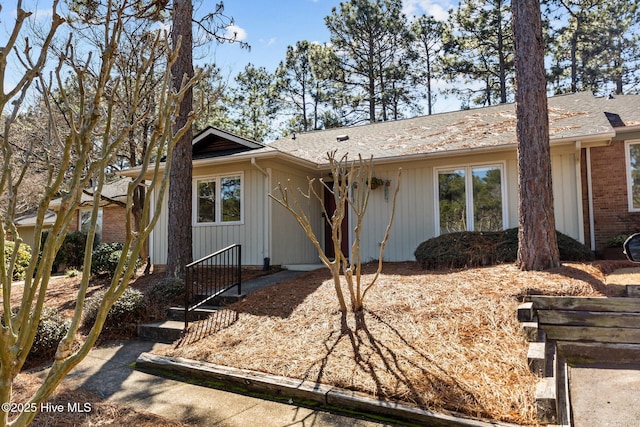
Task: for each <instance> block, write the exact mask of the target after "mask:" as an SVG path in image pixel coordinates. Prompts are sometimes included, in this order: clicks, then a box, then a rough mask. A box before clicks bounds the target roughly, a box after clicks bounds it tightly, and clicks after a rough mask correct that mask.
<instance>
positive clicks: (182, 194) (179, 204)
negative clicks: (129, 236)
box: [166, 0, 193, 278]
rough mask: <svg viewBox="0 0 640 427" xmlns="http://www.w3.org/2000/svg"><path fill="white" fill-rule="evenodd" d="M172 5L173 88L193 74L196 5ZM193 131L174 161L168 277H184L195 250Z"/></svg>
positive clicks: (185, 104)
mask: <svg viewBox="0 0 640 427" xmlns="http://www.w3.org/2000/svg"><path fill="white" fill-rule="evenodd" d="M173 4H174V8H173V31H172V33H171V39H172V42H173V44H174V46H177V45H178V43H180V53H179V56H178V60H177V61H176V62H175V64H174V65H173V67H172V75H173V79H174V82H173V83H174V87H175V88H176V89H178V88H180V86H181V85H182V80H183V78H184V77H185V76H186V77H187V78H191V77H193V51H192V49H193V34H192V26H191V19H192V14H193V5H192V4H191V1H190V0H175V1H174V3H173ZM192 103H193V93H192V90H191V89H189V90H188V91H187V93H186V94H185V96H184V99H183V100H182V104H181V105H180V113H179V115H178V117H177V119H176V122H175V124H174V133H177V132H178V130H179V129H181V128H182V127H183V126H184V125H185V123H187V120H188V117H189V114H190V112H191V110H192ZM192 139H193V131H192V130H191V129H189V130H188V131H187V132H186V133H185V134H184V135H183V136H182V138H181V139H180V140H179V141H178V143H177V144H176V146H175V149H174V150H173V160H172V161H173V164H172V166H171V172H170V175H169V199H168V210H169V218H168V230H167V233H168V242H167V243H168V245H167V246H168V249H167V270H166V273H167V276H169V277H180V278H182V277H184V275H185V266H186V265H187V264H188V263H190V262H191V261H192V259H193V249H192V240H193V239H192V235H191V223H192V190H191V180H192V170H191V160H192V149H191V143H192Z"/></svg>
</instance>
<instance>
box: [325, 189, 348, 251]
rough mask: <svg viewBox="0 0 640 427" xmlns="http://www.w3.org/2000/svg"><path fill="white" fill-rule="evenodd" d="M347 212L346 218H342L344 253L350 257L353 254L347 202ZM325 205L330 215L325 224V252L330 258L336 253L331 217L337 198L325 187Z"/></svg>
mask: <svg viewBox="0 0 640 427" xmlns="http://www.w3.org/2000/svg"><path fill="white" fill-rule="evenodd" d="M345 205H346V206H345V212H344V219H343V220H342V245H341V248H342V253H343V254H344V256H345V257H347V258H349V257H350V256H351V253H350V247H349V206H348V204H347V203H346V202H345ZM324 206H325V209H326V210H327V214H328V215H329V217H328V218H326V222H325V224H324V248H325V249H324V252H325V254H326V255H327V256H328V257H329V258H335V257H336V254H335V251H334V250H333V241H332V240H331V225H329V224H330V221H331V217H332V216H333V213H334V212H335V210H336V199H335V198H334V197H333V194H331V192H329V190H327V189H326V188H325V190H324Z"/></svg>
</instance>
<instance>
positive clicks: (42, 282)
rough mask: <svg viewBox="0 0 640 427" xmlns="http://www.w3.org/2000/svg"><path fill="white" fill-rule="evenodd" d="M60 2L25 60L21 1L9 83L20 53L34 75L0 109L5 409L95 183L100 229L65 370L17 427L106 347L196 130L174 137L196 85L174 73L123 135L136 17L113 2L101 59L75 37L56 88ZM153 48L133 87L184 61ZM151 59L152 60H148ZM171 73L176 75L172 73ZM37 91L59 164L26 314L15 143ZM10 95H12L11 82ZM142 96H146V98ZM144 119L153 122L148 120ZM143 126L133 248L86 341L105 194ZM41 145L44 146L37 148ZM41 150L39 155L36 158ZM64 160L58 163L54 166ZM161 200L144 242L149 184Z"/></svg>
mask: <svg viewBox="0 0 640 427" xmlns="http://www.w3.org/2000/svg"><path fill="white" fill-rule="evenodd" d="M57 3H58V2H57V1H56V0H54V3H53V18H52V21H51V24H50V29H49V31H48V33H47V35H46V37H45V39H44V40H43V41H42V42H41V43H40V44H39V47H40V50H39V51H38V50H37V49H35V47H34V46H32V45H30V44H29V42H28V39H25V42H24V43H25V49H24V50H23V51H21V52H20V51H18V50H13V49H14V47H15V46H16V41H17V40H18V39H19V37H21V34H22V33H21V32H22V27H23V25H24V22H25V20H26V19H27V17H28V16H29V13H28V12H26V11H24V10H23V9H22V4H21V1H18V7H17V10H18V13H17V19H16V23H15V26H14V28H13V31H12V33H11V37H10V38H9V41H8V43H7V45H6V46H5V48H4V49H2V50H1V51H0V76H3V79H4V78H6V74H5V70H6V67H7V62H8V54H9V52H13V57H11V58H10V60H13V61H15V60H18V61H19V63H20V64H22V65H23V67H24V72H23V73H22V76H21V78H20V79H19V81H18V84H17V85H15V86H14V88H13V89H11V90H10V91H8V92H7V93H5V92H4V91H2V92H0V107H1V108H2V110H1V111H2V114H3V116H5V117H6V119H5V121H4V123H3V128H2V130H3V132H2V137H3V140H4V142H6V143H3V144H1V145H0V155H1V156H2V167H1V169H0V172H1V175H0V193H1V194H2V195H5V194H6V195H8V197H7V200H8V206H7V208H6V210H5V211H4V212H2V213H0V284H1V285H2V312H1V316H2V333H0V384H1V386H0V401H1V402H3V403H4V402H11V401H12V383H13V380H14V378H15V377H16V375H17V374H18V373H19V372H20V370H21V368H22V366H23V364H24V362H25V360H26V358H27V355H28V354H29V350H30V349H31V347H32V344H33V340H34V337H35V334H36V330H37V327H38V323H39V320H40V315H41V313H42V310H43V307H44V304H45V300H46V297H47V287H48V283H49V279H50V275H51V268H52V264H53V262H54V258H55V255H56V253H57V251H58V249H59V248H60V246H61V245H62V242H63V240H64V238H65V236H66V235H67V233H68V232H69V231H70V226H71V222H72V220H73V217H74V214H75V212H76V209H77V208H78V207H79V206H80V200H81V196H82V190H83V189H84V188H86V187H87V186H88V185H89V184H90V183H95V184H96V187H97V189H96V191H95V192H94V200H93V210H92V213H91V223H90V227H89V233H88V237H87V244H86V245H87V246H86V248H85V258H84V271H85V272H87V273H86V274H83V277H82V280H81V283H80V285H79V288H78V294H77V298H76V306H75V309H74V312H73V317H72V319H71V323H70V326H69V329H68V332H67V334H66V335H65V337H64V338H63V339H62V340H61V341H60V343H59V345H58V349H57V352H56V355H55V360H54V362H53V364H52V366H51V368H50V369H49V371H48V373H47V376H46V377H45V379H44V382H43V383H42V385H41V386H40V387H39V389H38V390H37V391H36V392H35V393H34V394H33V395H32V396H31V398H30V399H29V401H28V402H27V404H26V405H25V406H24V407H25V411H24V412H21V413H20V414H18V415H17V417H16V418H15V419H13V420H12V422H11V423H10V425H27V424H29V423H30V422H31V421H32V420H33V418H34V417H35V415H36V412H31V411H29V409H30V408H35V409H38V408H39V407H40V403H41V402H43V401H45V400H46V399H47V398H48V397H49V396H50V395H51V394H52V393H53V391H54V390H55V388H56V387H57V386H58V385H59V384H60V382H61V381H62V379H63V378H64V377H65V375H66V374H67V373H68V372H69V371H70V370H71V369H73V367H75V366H76V365H77V364H78V363H79V362H80V361H81V360H82V359H83V358H84V357H85V356H86V355H87V354H88V352H89V350H90V349H91V347H92V346H93V345H94V343H95V342H96V340H97V338H98V335H99V334H100V332H101V330H102V326H103V324H104V321H105V319H106V316H107V313H108V311H109V309H110V308H111V306H112V305H113V303H114V302H115V301H116V300H117V299H118V298H119V297H120V296H121V295H122V293H123V292H124V290H125V289H126V287H127V286H128V283H129V281H130V279H131V277H132V275H133V274H134V269H135V262H133V260H134V259H136V258H137V257H138V256H139V254H140V252H141V249H142V242H143V241H144V240H145V238H146V237H147V236H148V235H149V233H150V232H151V229H152V228H153V226H154V225H155V223H156V221H157V218H158V216H159V213H160V208H161V202H162V198H163V195H164V193H165V188H166V185H167V182H168V171H169V170H170V167H171V159H172V156H171V152H172V150H173V147H174V145H175V141H176V140H177V139H178V138H179V137H180V136H181V135H182V134H183V133H184V131H185V130H186V129H187V128H189V127H190V126H191V121H188V122H187V123H186V124H185V126H184V127H183V129H181V130H180V131H179V132H176V133H173V132H171V126H172V123H173V122H174V120H175V116H176V115H177V109H178V105H179V103H180V101H181V98H182V97H183V96H184V92H185V90H186V88H187V87H189V86H190V85H191V84H192V82H188V83H187V82H185V83H184V84H183V85H182V87H181V88H179V90H172V83H171V75H170V73H169V72H168V71H167V72H165V74H164V77H163V79H162V80H161V81H160V82H159V83H158V85H157V86H156V92H157V94H158V101H157V105H156V108H155V110H151V109H146V110H145V109H144V108H143V105H144V104H143V100H142V99H141V97H139V96H138V97H133V98H132V103H131V105H130V110H129V118H131V117H136V120H124V121H123V122H124V123H125V125H123V126H116V123H115V120H116V116H117V115H116V114H115V113H114V98H115V95H114V94H115V93H116V92H117V90H118V86H119V85H120V84H121V80H119V79H118V78H117V77H115V73H114V64H115V60H116V57H117V56H118V55H119V52H120V50H119V49H120V47H121V44H120V41H121V36H122V31H123V27H124V20H125V19H126V17H127V13H126V12H127V10H128V8H130V7H131V4H129V3H128V2H127V1H126V0H121V1H120V2H118V3H117V4H116V2H110V3H108V4H107V5H106V6H105V7H106V9H105V10H104V15H103V16H105V17H107V18H108V19H105V20H103V21H101V22H100V23H94V24H92V25H95V26H99V27H98V28H101V32H102V34H103V41H104V44H103V45H102V49H101V51H100V52H99V54H98V55H96V57H95V58H94V57H93V56H92V55H89V57H84V56H83V58H79V57H78V55H77V54H76V51H75V47H74V43H73V42H72V38H71V36H70V37H69V38H68V41H67V43H66V44H65V46H64V47H63V55H62V56H61V57H60V59H59V62H58V63H57V65H56V67H55V70H54V71H53V72H52V74H51V76H52V78H51V79H48V80H47V79H45V77H44V73H43V69H44V66H45V62H46V57H47V53H48V52H50V47H51V43H52V40H53V37H54V35H55V33H56V31H57V29H58V28H59V27H60V26H61V25H63V24H64V20H63V19H62V18H61V17H60V16H59V15H58V13H57ZM148 41H149V43H150V44H151V48H150V49H149V50H146V49H143V50H141V51H140V52H138V54H139V55H140V62H139V67H138V68H137V69H136V70H135V75H136V76H138V77H139V79H134V80H133V81H134V83H133V84H141V81H142V78H143V76H144V75H145V74H146V73H147V72H148V70H149V67H151V65H152V63H153V60H152V58H151V56H152V55H148V52H157V51H162V50H163V51H164V52H166V55H167V58H166V61H167V63H168V64H172V63H173V62H174V61H175V60H176V54H175V53H171V51H170V50H169V48H168V46H167V45H168V43H167V40H166V37H165V36H164V35H162V34H161V33H158V34H156V36H155V37H154V38H149V40H148ZM145 52H147V54H145ZM167 70H168V68H167ZM70 74H71V75H73V77H74V79H75V81H76V82H77V85H78V93H77V96H74V97H68V96H67V95H66V94H65V92H64V91H62V90H58V91H57V94H58V95H59V96H61V99H60V100H59V102H60V103H61V104H62V108H61V109H60V111H63V114H64V115H65V118H66V123H67V124H68V127H66V128H60V127H57V126H55V121H54V120H51V116H53V110H54V109H53V107H52V105H51V102H50V100H51V99H52V94H53V91H54V87H58V88H62V87H63V86H64V82H63V80H64V78H65V77H66V76H68V75H70ZM36 82H37V86H38V88H39V89H40V91H41V93H42V96H43V101H44V103H45V105H46V106H47V108H48V109H49V111H50V120H49V121H48V123H43V126H48V127H49V138H50V143H51V144H52V147H51V150H50V151H49V152H48V153H47V156H49V158H50V161H49V165H48V168H47V170H46V173H47V178H48V179H47V182H46V185H45V189H44V191H43V193H42V196H41V198H40V201H39V204H38V209H37V214H36V215H37V222H36V226H35V246H36V247H40V246H41V243H42V254H41V256H40V257H38V256H32V257H31V261H30V263H29V266H28V268H27V272H26V278H25V283H24V287H23V291H22V293H21V296H20V297H21V298H20V305H19V306H18V307H12V306H11V296H12V295H11V294H12V290H14V289H15V288H13V287H12V283H11V281H12V276H13V270H14V268H15V262H16V256H17V253H18V248H19V246H20V245H21V244H22V239H21V237H20V234H19V233H18V230H17V229H16V227H15V225H14V219H15V212H16V211H15V197H14V195H15V194H17V193H19V192H20V191H21V190H22V183H23V178H24V176H25V174H26V171H27V170H28V164H29V162H30V157H31V156H30V155H29V153H30V152H33V151H34V150H30V151H29V150H27V151H21V152H20V154H21V156H22V157H21V158H16V152H15V151H14V150H12V145H11V144H10V143H9V142H10V141H11V140H12V139H13V136H14V129H13V126H12V125H13V122H14V120H15V117H16V116H17V115H18V113H19V111H20V109H21V106H22V104H23V101H24V99H25V98H26V96H27V93H28V91H29V89H30V87H31V86H32V85H34V83H36ZM2 83H3V85H2V86H0V88H1V87H5V88H6V87H8V85H7V84H6V82H5V81H2ZM139 93H140V92H139ZM141 110H143V113H142V114H140V112H141ZM143 118H147V119H151V118H153V133H152V135H150V137H149V145H148V148H147V151H146V153H145V155H144V158H143V160H142V162H141V164H140V166H139V168H138V171H139V174H138V175H137V176H136V177H135V178H134V179H133V180H132V182H131V184H130V185H129V189H128V202H127V205H126V209H127V216H126V217H127V223H126V239H125V242H124V248H123V254H127V255H125V256H122V257H121V259H120V261H119V263H118V266H117V268H116V270H115V273H114V275H113V279H112V280H111V282H110V283H109V285H108V286H107V289H106V294H105V297H104V299H103V301H102V303H101V305H100V308H99V312H98V315H97V318H96V321H95V323H94V325H93V326H92V328H91V330H90V331H89V333H88V334H87V336H86V337H85V338H84V341H80V340H78V338H77V337H76V333H77V331H78V328H79V327H80V323H81V319H82V315H83V311H84V310H83V309H84V301H85V296H86V293H87V289H88V286H89V280H90V274H89V273H88V272H89V271H90V266H91V248H92V244H93V241H94V236H95V229H96V222H97V218H98V207H99V204H100V203H99V201H100V197H101V191H102V186H103V184H104V182H105V178H106V172H105V170H106V169H107V166H108V165H110V164H111V162H112V161H113V159H114V157H115V155H116V153H117V151H118V148H119V147H120V146H121V145H122V144H123V143H124V142H125V141H126V140H127V138H128V135H129V131H130V126H135V125H137V124H138V122H139V120H142V119H143ZM39 142H40V141H34V142H33V144H34V145H33V146H35V144H38V143H39ZM33 146H32V147H31V148H33ZM165 156H166V167H165V168H164V172H163V168H162V160H163V159H164V158H165ZM54 160H55V161H54ZM145 176H146V178H147V183H148V184H149V185H151V186H153V188H154V189H155V191H156V194H157V197H156V198H154V199H155V204H152V198H147V199H146V200H145V202H144V206H143V213H144V215H146V216H147V217H149V218H150V220H149V222H148V224H146V225H145V227H143V228H142V229H140V230H138V231H137V232H135V231H134V227H133V225H132V224H131V221H130V219H129V218H131V215H130V214H131V211H132V197H131V196H132V193H133V192H134V190H135V188H136V187H137V186H138V185H140V184H141V182H142V179H143V177H145ZM59 195H61V199H62V202H61V205H60V210H59V211H58V215H57V217H56V220H55V223H54V224H53V226H52V227H51V229H50V232H49V235H48V237H47V239H46V240H45V241H44V242H41V239H42V238H41V232H42V230H43V220H44V216H45V213H46V210H47V208H48V205H49V202H50V201H51V200H52V198H53V197H58V196H59ZM8 234H11V235H12V236H13V237H14V240H15V241H16V249H15V250H14V252H13V255H11V256H9V259H6V256H5V252H4V249H5V248H4V246H5V243H4V242H5V239H6V237H7V235H8ZM8 420H9V412H8V411H7V410H6V408H5V406H4V405H3V407H2V409H1V410H0V425H1V426H4V425H7V424H9V423H8Z"/></svg>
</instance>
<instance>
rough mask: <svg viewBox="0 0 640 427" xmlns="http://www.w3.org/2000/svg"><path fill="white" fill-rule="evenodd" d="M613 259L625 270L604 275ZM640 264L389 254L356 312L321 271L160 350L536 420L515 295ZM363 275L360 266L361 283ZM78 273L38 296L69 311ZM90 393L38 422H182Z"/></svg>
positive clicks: (629, 274)
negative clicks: (473, 260)
mask: <svg viewBox="0 0 640 427" xmlns="http://www.w3.org/2000/svg"><path fill="white" fill-rule="evenodd" d="M622 267H625V268H632V269H631V270H627V271H624V270H623V272H622V274H615V275H613V274H611V273H612V272H613V271H615V270H617V269H619V268H622ZM639 271H640V270H639V269H637V268H635V267H633V265H632V264H630V263H626V262H601V263H594V264H564V265H563V266H562V267H561V268H559V269H556V270H552V271H546V272H521V271H519V270H518V269H516V268H515V266H513V265H500V266H494V267H486V268H477V269H468V270H454V271H436V272H434V271H424V270H422V269H420V268H419V266H418V265H417V264H415V263H388V264H385V266H384V270H383V274H382V275H381V276H380V278H379V279H378V282H377V283H376V285H375V286H374V287H373V288H371V290H370V291H369V293H368V294H367V296H366V299H365V310H364V312H363V316H362V317H360V318H358V319H356V317H355V316H354V315H353V314H352V313H350V314H348V315H346V316H343V315H341V313H340V311H339V310H338V303H337V299H336V296H335V293H336V291H335V289H334V284H333V282H332V281H331V280H329V279H330V276H329V274H328V272H327V271H326V270H319V271H315V272H310V273H306V274H304V275H302V276H299V277H297V278H295V279H293V280H290V281H287V282H285V283H281V284H278V285H275V286H273V287H270V288H265V289H262V290H260V291H257V292H255V293H254V294H251V295H249V296H248V297H247V298H246V299H245V300H243V301H241V302H239V303H236V304H234V305H230V306H228V307H226V308H225V309H224V310H221V311H220V312H218V314H217V315H215V316H213V317H211V318H209V319H208V320H205V321H201V322H198V323H194V324H193V325H192V326H191V330H190V333H189V334H188V335H187V336H186V337H185V338H184V339H183V340H182V341H180V342H178V343H176V346H175V348H174V349H173V350H171V351H170V352H169V354H171V355H175V356H181V357H187V358H191V359H197V360H203V361H209V362H212V363H217V364H223V365H228V366H233V367H237V368H246V369H253V370H257V371H261V372H267V373H271V374H275V375H282V376H290V377H294V378H301V379H306V380H311V381H318V382H321V383H325V384H331V385H336V386H339V387H344V388H347V389H352V390H358V391H362V392H366V393H369V394H371V395H373V396H380V397H384V398H387V399H391V400H399V401H403V402H408V403H411V404H414V405H416V406H417V407H421V408H426V409H430V410H437V411H441V412H447V411H451V412H460V413H464V414H467V415H470V416H475V417H481V418H487V419H493V420H500V421H505V422H513V423H518V424H535V403H534V398H533V394H534V390H535V385H536V383H537V378H536V377H535V376H534V375H532V374H531V373H530V372H529V370H528V368H527V365H526V354H527V344H526V342H525V340H524V337H523V334H522V330H521V326H520V324H519V323H518V322H517V320H516V315H515V312H516V307H517V306H518V304H519V303H520V302H521V301H522V298H523V297H524V295H526V294H532V293H541V294H551V295H585V296H586V295H601V296H616V295H620V294H621V292H622V291H623V289H624V288H623V285H624V284H625V283H629V282H633V281H634V280H635V279H634V278H635V277H637V278H638V279H640V273H639ZM618 272H619V270H618ZM259 274H261V273H258V272H256V275H259ZM244 276H245V278H246V277H248V275H244ZM162 277H163V275H162V273H161V272H156V273H154V274H152V275H150V276H141V277H139V278H137V279H136V280H134V281H133V283H132V286H133V287H136V288H139V289H141V290H143V291H144V290H145V289H147V288H148V287H149V286H150V285H152V284H153V283H154V282H155V281H157V280H159V279H160V278H162ZM371 278H372V275H371V274H370V272H367V274H365V275H364V276H363V284H366V283H368V281H369V280H371ZM78 282H79V278H71V279H67V278H62V279H57V280H54V281H52V283H51V285H50V287H49V290H48V293H49V296H50V297H49V298H47V304H48V305H52V306H56V307H58V308H60V309H62V310H63V311H67V312H68V310H72V309H73V304H74V301H75V291H76V290H77V283H78ZM639 283H640V281H639ZM18 286H19V285H18ZM98 288H99V284H97V285H96V286H95V287H92V288H91V290H90V291H91V292H95V290H97V289H98ZM15 290H18V287H16V289H15ZM19 293H20V292H14V295H16V294H19ZM345 295H346V296H347V298H348V292H347V290H346V289H345ZM34 382H35V380H34V379H33V377H31V376H30V375H27V374H21V375H20V377H19V381H17V383H16V384H17V385H16V391H17V394H18V396H20V395H23V396H27V395H29V391H28V390H30V389H29V387H31V389H35V387H36V386H37V384H35V383H34ZM69 393H71V394H73V393H86V392H83V391H70V390H61V391H59V392H58V393H57V398H58V399H62V400H64V399H66V400H67V401H71V400H73V401H80V400H78V399H77V398H73V399H70V396H69ZM55 398H56V397H54V399H55ZM90 398H91V397H90V396H89V397H87V396H83V399H84V400H87V399H90ZM92 398H93V399H94V400H95V402H96V406H95V407H96V408H101V409H100V410H96V411H93V412H92V413H91V414H89V416H88V417H86V418H83V419H79V420H70V421H69V422H70V423H67V420H65V421H64V423H63V422H62V421H61V420H46V421H45V420H42V424H40V425H96V424H100V425H123V424H131V423H134V424H139V425H142V426H146V425H160V426H165V425H166V426H174V425H180V424H179V423H176V422H174V421H172V420H165V419H161V418H157V417H156V418H154V416H153V415H152V414H144V413H140V412H137V411H133V410H131V409H129V408H122V407H117V406H115V405H112V404H110V403H108V402H102V401H101V400H100V399H99V398H98V397H97V396H93V397H92ZM87 401H92V400H87Z"/></svg>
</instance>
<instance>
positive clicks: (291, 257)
mask: <svg viewBox="0 0 640 427" xmlns="http://www.w3.org/2000/svg"><path fill="white" fill-rule="evenodd" d="M271 173H272V175H271V177H272V178H271V182H272V186H271V187H272V190H271V192H272V194H273V195H274V196H276V197H278V198H280V193H279V191H277V190H275V188H276V187H277V185H278V183H282V186H283V187H287V186H288V188H289V189H290V194H291V195H292V196H293V197H296V198H297V200H298V203H299V204H300V207H301V208H302V209H304V212H305V214H306V215H307V216H308V217H309V218H310V219H311V223H312V224H313V229H314V232H315V235H316V237H317V238H318V241H319V242H320V244H321V246H323V243H324V228H323V219H322V215H321V213H322V212H321V207H320V203H319V202H318V201H317V200H316V199H313V198H311V199H305V198H304V197H302V195H301V194H300V192H299V191H298V189H301V190H302V191H304V192H305V193H306V192H307V189H308V180H307V176H308V175H307V174H302V173H301V172H299V171H296V170H295V169H288V168H283V167H274V168H273V169H272V172H271ZM317 188H320V187H319V186H318V187H317ZM271 205H272V212H273V214H272V230H271V239H272V240H271V249H272V252H271V263H272V264H274V265H280V264H308V263H318V262H319V258H318V251H317V250H316V248H315V247H314V246H313V244H312V243H311V241H310V240H309V238H308V237H307V235H306V234H305V232H304V231H303V230H302V228H301V227H300V225H299V224H298V223H297V221H296V220H295V219H294V217H293V215H292V214H291V213H289V212H288V211H287V210H286V209H285V208H283V207H282V206H281V205H280V204H278V203H277V202H275V201H272V202H271Z"/></svg>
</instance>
